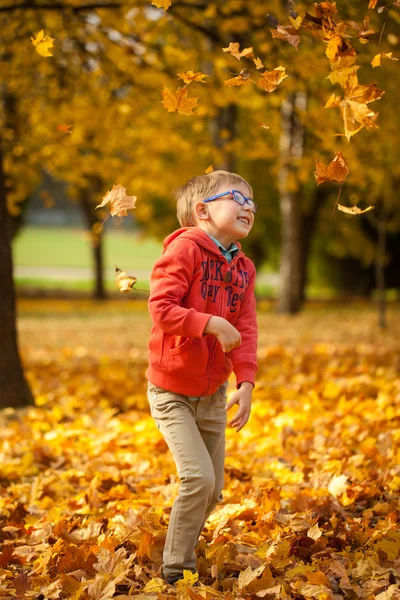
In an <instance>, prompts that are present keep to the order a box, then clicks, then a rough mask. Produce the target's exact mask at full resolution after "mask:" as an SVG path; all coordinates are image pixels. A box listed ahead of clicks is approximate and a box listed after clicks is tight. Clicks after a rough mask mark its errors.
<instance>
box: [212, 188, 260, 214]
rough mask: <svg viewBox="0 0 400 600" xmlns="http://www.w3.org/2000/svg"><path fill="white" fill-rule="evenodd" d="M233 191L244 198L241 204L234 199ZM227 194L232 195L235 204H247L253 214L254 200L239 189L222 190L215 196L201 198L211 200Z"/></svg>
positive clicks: (254, 210)
mask: <svg viewBox="0 0 400 600" xmlns="http://www.w3.org/2000/svg"><path fill="white" fill-rule="evenodd" d="M235 193H237V194H240V195H241V196H242V198H244V202H243V204H242V203H241V202H238V201H237V200H236V198H235ZM227 194H232V196H233V198H232V199H233V200H234V201H235V202H236V203H237V204H239V206H244V205H245V204H248V205H249V206H250V208H251V209H252V213H253V214H254V213H255V212H256V211H257V204H256V203H255V202H254V200H253V198H249V197H248V196H245V195H244V194H243V193H242V192H241V191H240V190H228V191H227V192H222V193H221V194H217V195H216V196H210V197H209V198H205V199H204V200H203V202H211V201H212V200H217V199H218V198H222V196H226V195H227Z"/></svg>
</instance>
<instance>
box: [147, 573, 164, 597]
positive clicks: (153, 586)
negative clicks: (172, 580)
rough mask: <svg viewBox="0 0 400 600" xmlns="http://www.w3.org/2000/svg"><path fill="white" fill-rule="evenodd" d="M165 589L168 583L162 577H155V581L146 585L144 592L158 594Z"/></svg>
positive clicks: (152, 580)
mask: <svg viewBox="0 0 400 600" xmlns="http://www.w3.org/2000/svg"><path fill="white" fill-rule="evenodd" d="M165 587H166V583H165V582H164V580H163V579H161V577H153V579H150V581H148V582H147V583H146V585H145V586H144V588H143V591H144V592H146V593H148V594H156V593H157V592H162V591H163V589H164V588H165Z"/></svg>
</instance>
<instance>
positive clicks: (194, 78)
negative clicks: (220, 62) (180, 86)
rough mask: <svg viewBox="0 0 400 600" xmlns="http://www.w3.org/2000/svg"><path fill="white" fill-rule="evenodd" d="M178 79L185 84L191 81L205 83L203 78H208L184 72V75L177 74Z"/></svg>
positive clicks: (204, 75) (199, 73)
mask: <svg viewBox="0 0 400 600" xmlns="http://www.w3.org/2000/svg"><path fill="white" fill-rule="evenodd" d="M178 77H180V78H181V79H183V81H184V82H185V83H187V84H189V83H191V82H192V81H199V82H200V83H205V81H204V77H208V75H206V74H205V73H201V72H198V73H194V72H193V71H186V72H185V73H178Z"/></svg>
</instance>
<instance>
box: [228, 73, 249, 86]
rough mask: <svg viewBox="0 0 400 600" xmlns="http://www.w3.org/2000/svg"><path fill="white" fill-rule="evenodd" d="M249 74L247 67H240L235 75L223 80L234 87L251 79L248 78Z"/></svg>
mask: <svg viewBox="0 0 400 600" xmlns="http://www.w3.org/2000/svg"><path fill="white" fill-rule="evenodd" d="M250 75H251V73H250V71H249V70H248V69H242V70H241V71H240V73H239V75H238V76H237V77H231V79H227V80H226V81H224V84H225V85H229V86H236V87H238V86H240V85H244V84H245V83H247V82H248V81H252V80H251V79H250Z"/></svg>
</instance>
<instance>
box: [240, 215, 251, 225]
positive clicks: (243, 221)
mask: <svg viewBox="0 0 400 600" xmlns="http://www.w3.org/2000/svg"><path fill="white" fill-rule="evenodd" d="M238 220H239V221H240V222H241V223H245V224H246V225H250V219H247V218H246V217H239V219H238Z"/></svg>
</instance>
